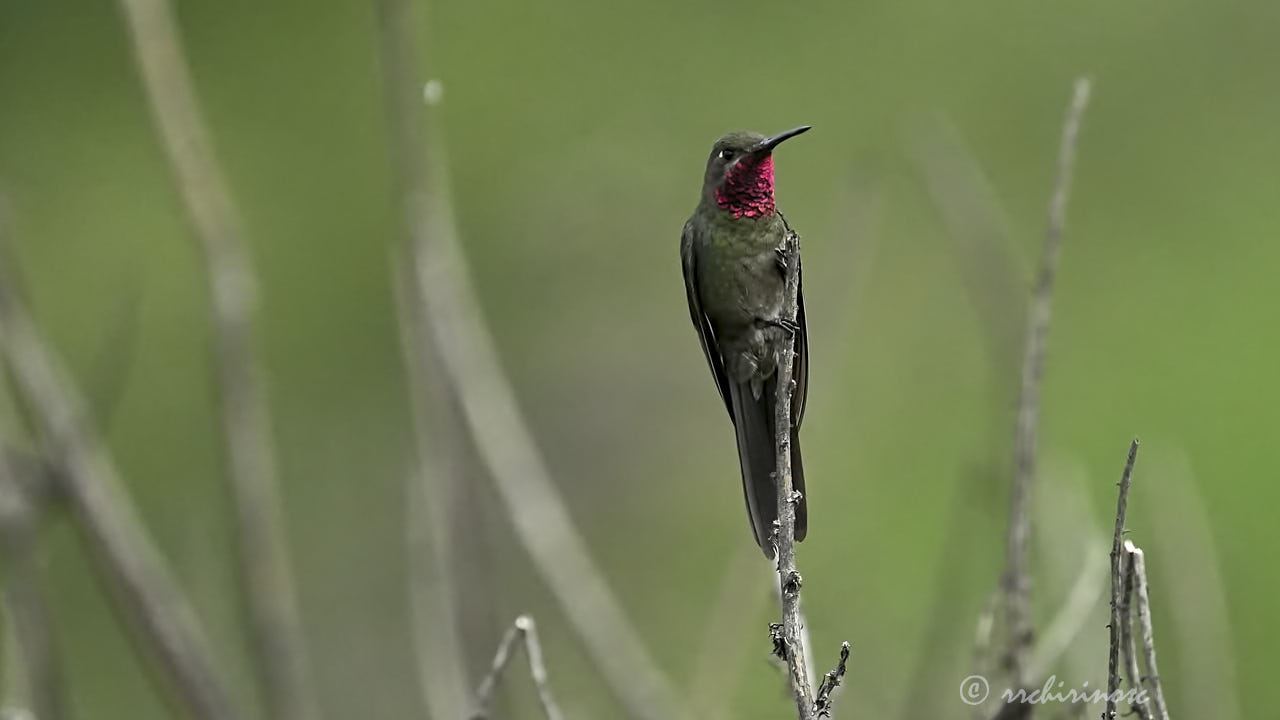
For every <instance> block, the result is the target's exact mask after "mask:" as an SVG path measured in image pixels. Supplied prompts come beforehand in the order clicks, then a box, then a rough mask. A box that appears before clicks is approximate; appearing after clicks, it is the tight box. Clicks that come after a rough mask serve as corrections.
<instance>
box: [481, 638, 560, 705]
mask: <svg viewBox="0 0 1280 720" xmlns="http://www.w3.org/2000/svg"><path fill="white" fill-rule="evenodd" d="M517 640H523V641H524V651H525V656H526V657H527V658H528V659H529V674H530V675H531V676H532V677H533V686H534V688H535V689H536V690H537V691H538V703H539V704H540V705H541V706H542V712H543V714H544V715H546V717H547V720H564V713H562V712H561V711H560V706H559V705H557V704H556V701H555V698H554V697H553V696H552V694H551V683H550V682H548V680H547V666H546V663H545V662H544V661H543V659H542V643H541V642H539V641H538V626H537V625H536V624H535V623H534V622H533V618H531V617H529V616H528V615H521V616H520V617H518V618H516V621H515V623H513V624H512V625H511V628H510V629H508V630H507V633H506V635H504V636H503V637H502V642H500V643H499V644H498V652H497V654H495V655H494V656H493V665H492V667H491V668H490V670H489V673H488V674H487V675H485V676H484V679H483V680H481V681H480V686H479V687H478V688H477V689H476V711H475V713H474V714H473V715H472V716H471V720H487V719H488V718H489V709H490V707H492V705H493V696H494V695H495V694H496V692H497V690H498V684H499V683H500V682H501V681H502V675H503V673H504V672H505V671H506V669H507V665H508V664H509V663H510V662H511V658H512V656H513V655H514V654H515V653H514V650H515V645H516V641H517Z"/></svg>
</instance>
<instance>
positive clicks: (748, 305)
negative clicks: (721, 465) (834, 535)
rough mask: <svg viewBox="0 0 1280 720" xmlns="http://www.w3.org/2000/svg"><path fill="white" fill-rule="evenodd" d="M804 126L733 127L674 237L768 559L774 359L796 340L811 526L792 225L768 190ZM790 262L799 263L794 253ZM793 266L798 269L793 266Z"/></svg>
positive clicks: (799, 477) (802, 336)
mask: <svg viewBox="0 0 1280 720" xmlns="http://www.w3.org/2000/svg"><path fill="white" fill-rule="evenodd" d="M808 130H809V126H808V125H803V126H801V127H798V128H795V129H793V130H788V131H786V132H783V133H779V134H777V135H774V136H773V137H765V136H764V135H761V134H759V133H754V132H733V133H729V134H728V135H725V136H724V137H722V138H720V139H719V140H717V141H716V143H715V145H713V146H712V147H711V155H710V156H709V157H708V158H707V170H706V174H705V175H704V176H703V182H702V197H701V198H700V199H699V201H698V207H697V209H695V210H694V211H693V215H692V216H690V217H689V220H688V221H687V222H685V224H684V232H683V233H682V234H681V236H680V261H681V266H682V269H683V271H684V289H685V294H686V295H687V297H688V300H689V316H690V318H691V319H692V320H693V327H694V329H695V330H697V332H698V339H699V340H700V341H701V344H702V352H703V354H704V355H706V358H707V364H708V365H709V366H710V367H711V375H712V377H713V378H715V381H716V387H717V389H719V391H720V397H721V399H722V400H724V407H725V409H726V410H728V411H729V419H730V420H732V421H733V429H734V432H735V434H736V435H737V439H738V464H739V465H740V466H741V469H742V491H743V495H745V496H746V501H747V515H748V517H749V519H750V520H751V530H752V532H753V533H754V534H755V539H756V544H757V545H759V546H760V549H761V550H763V551H764V554H765V556H766V557H768V558H769V559H773V555H774V548H773V540H772V538H771V534H772V532H773V524H774V521H775V520H777V517H778V505H777V502H778V501H777V485H776V480H775V474H774V471H775V469H776V450H775V447H774V442H775V439H774V407H775V405H776V404H777V382H778V374H777V370H778V363H779V360H780V359H781V357H782V353H783V348H784V347H785V343H788V342H791V340H792V338H793V337H794V338H795V365H794V369H793V378H794V379H795V390H794V394H793V395H792V402H791V481H792V485H793V487H794V489H795V490H796V491H797V492H799V493H800V500H799V502H798V503H797V505H796V524H795V539H796V540H797V541H799V540H803V539H804V536H805V533H806V531H807V529H808V516H809V513H808V507H807V505H806V499H805V496H804V466H803V465H802V463H801V461H800V441H799V435H798V433H799V429H800V421H801V419H802V418H803V417H804V401H805V393H806V390H807V387H808V380H809V343H808V337H807V332H806V330H805V317H804V293H803V292H800V293H799V295H798V298H799V304H798V312H797V314H796V319H795V322H794V323H791V322H789V320H788V319H787V318H784V317H783V316H782V308H783V297H784V287H785V284H786V270H787V268H786V256H785V254H784V252H783V242H784V240H785V238H786V237H787V233H788V232H789V231H790V226H788V225H787V221H786V219H785V218H784V217H783V216H782V213H780V212H779V211H778V208H777V206H776V204H775V203H774V196H773V151H774V149H775V148H777V147H778V145H779V144H781V143H782V142H783V141H785V140H788V139H790V138H793V137H795V136H797V135H799V134H801V133H804V132H807V131H808ZM796 261H797V262H799V259H798V256H797V260H796ZM798 270H799V268H797V271H798Z"/></svg>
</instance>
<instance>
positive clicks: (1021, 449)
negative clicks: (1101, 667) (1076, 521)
mask: <svg viewBox="0 0 1280 720" xmlns="http://www.w3.org/2000/svg"><path fill="white" fill-rule="evenodd" d="M1089 87H1090V84H1089V80H1088V79H1087V78H1080V79H1078V80H1076V85H1075V93H1074V96H1073V97H1072V100H1071V105H1070V107H1069V108H1068V110H1067V117H1066V121H1065V123H1064V124H1063V128H1062V142H1061V145H1060V147H1059V150H1058V172H1057V178H1056V180H1055V182H1054V189H1053V195H1052V197H1051V198H1050V201H1049V226H1048V230H1047V231H1046V233H1045V239H1044V254H1043V256H1042V258H1041V261H1040V272H1039V275H1038V278H1037V281H1036V287H1035V291H1034V294H1033V295H1032V299H1031V309H1030V312H1029V313H1028V316H1027V334H1026V346H1025V349H1024V353H1023V359H1022V386H1021V392H1020V394H1019V402H1018V420H1017V424H1016V427H1015V429H1014V449H1013V482H1012V492H1011V497H1010V502H1009V531H1008V537H1007V543H1006V568H1005V575H1004V579H1003V583H1002V586H1003V590H1004V595H1005V598H1004V609H1005V612H1006V619H1007V621H1008V626H1007V631H1008V635H1007V641H1008V647H1007V648H1006V651H1005V656H1004V664H1005V666H1006V667H1007V668H1008V669H1009V671H1010V675H1011V677H1012V680H1013V683H1014V684H1015V685H1016V686H1018V687H1022V686H1024V685H1025V684H1026V682H1027V681H1028V679H1029V678H1028V677H1027V659H1028V657H1029V655H1030V653H1031V647H1032V642H1033V640H1034V628H1033V626H1032V621H1031V572H1030V568H1029V566H1028V563H1029V554H1030V541H1031V488H1032V483H1033V481H1034V479H1035V469H1036V445H1037V436H1038V434H1039V422H1040V380H1041V377H1042V375H1043V374H1044V358H1045V350H1046V348H1047V346H1048V339H1049V319H1050V313H1051V310H1052V306H1053V282H1054V278H1055V276H1056V274H1057V268H1058V258H1059V256H1060V255H1061V253H1062V230H1063V226H1064V224H1065V220H1066V217H1065V216H1066V206H1067V196H1068V193H1069V191H1070V187H1071V174H1072V169H1073V167H1074V165H1075V148H1076V137H1077V136H1078V135H1079V131H1080V119H1081V117H1082V115H1083V114H1084V109H1085V106H1086V105H1087V104H1088V102H1089Z"/></svg>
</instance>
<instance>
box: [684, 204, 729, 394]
mask: <svg viewBox="0 0 1280 720" xmlns="http://www.w3.org/2000/svg"><path fill="white" fill-rule="evenodd" d="M695 232H697V230H695V229H694V227H693V222H692V221H690V222H687V223H685V224H684V232H682V233H681V234H680V265H681V269H682V270H683V271H684V293H685V297H686V298H687V299H688V300H689V318H690V319H691V320H693V328H694V329H695V330H697V331H698V341H699V342H700V343H701V344H702V354H703V355H706V356H707V365H709V366H710V367H711V376H712V377H714V378H715V380H716V388H717V389H718V390H719V391H720V399H721V400H723V401H724V407H725V410H727V411H729V418H730V419H732V418H733V404H732V401H731V400H730V397H729V376H728V375H726V374H725V370H724V359H723V358H722V357H721V356H720V347H719V346H718V345H717V344H716V333H715V331H714V330H713V329H712V328H711V320H710V319H709V318H708V317H707V314H706V313H704V312H703V311H702V301H701V300H700V299H699V297H698V263H697V258H696V256H695V253H694V249H693V244H694V233H695Z"/></svg>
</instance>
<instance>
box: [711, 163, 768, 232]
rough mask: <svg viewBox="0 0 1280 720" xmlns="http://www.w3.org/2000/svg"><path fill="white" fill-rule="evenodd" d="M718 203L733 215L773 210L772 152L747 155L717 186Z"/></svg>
mask: <svg viewBox="0 0 1280 720" xmlns="http://www.w3.org/2000/svg"><path fill="white" fill-rule="evenodd" d="M716 204H717V205H719V206H720V207H722V208H724V209H725V210H728V211H729V212H730V213H731V214H732V215H733V216H734V217H736V218H741V217H749V218H758V217H768V216H769V215H772V214H773V212H774V203H773V156H772V155H765V156H764V157H762V158H759V159H755V158H751V157H745V158H743V159H742V160H739V161H738V163H737V164H736V165H734V166H733V167H732V168H730V170H729V175H728V177H726V178H725V179H724V182H723V183H722V184H721V185H720V187H718V188H716Z"/></svg>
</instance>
